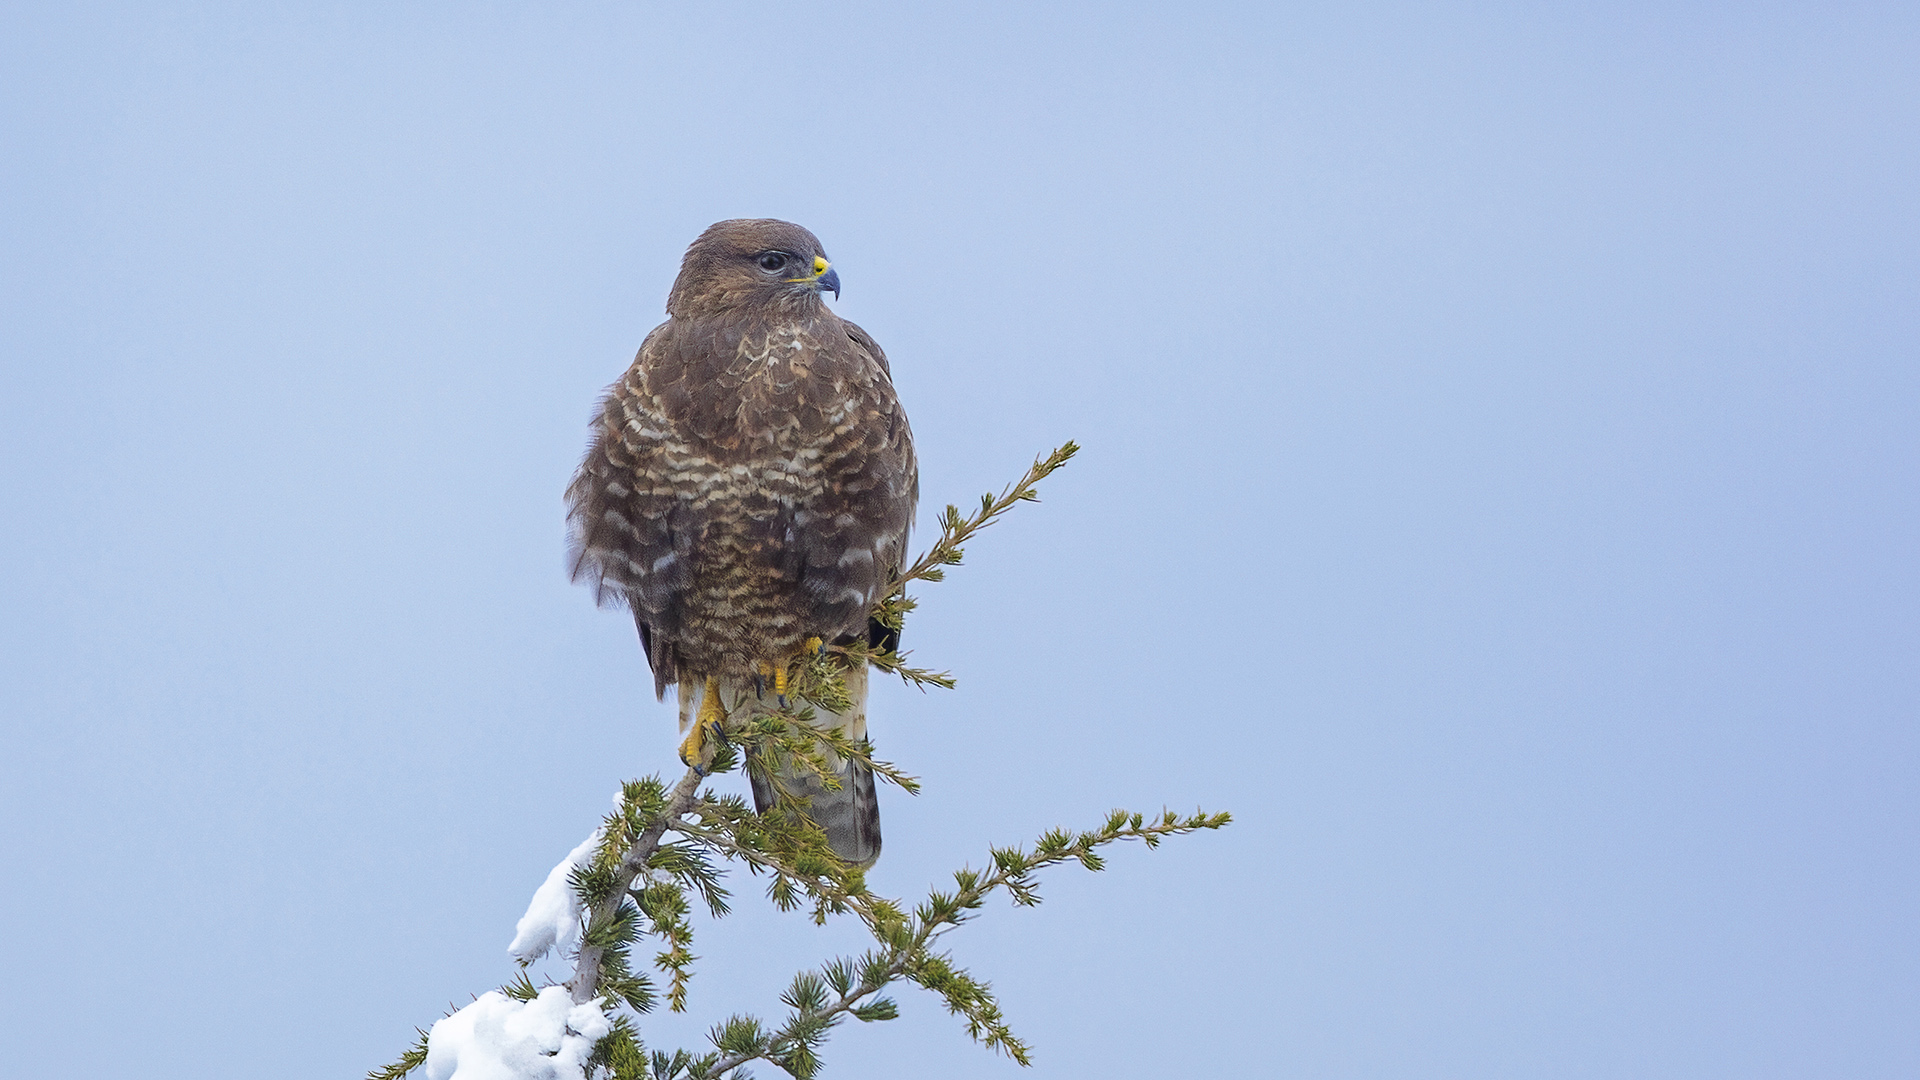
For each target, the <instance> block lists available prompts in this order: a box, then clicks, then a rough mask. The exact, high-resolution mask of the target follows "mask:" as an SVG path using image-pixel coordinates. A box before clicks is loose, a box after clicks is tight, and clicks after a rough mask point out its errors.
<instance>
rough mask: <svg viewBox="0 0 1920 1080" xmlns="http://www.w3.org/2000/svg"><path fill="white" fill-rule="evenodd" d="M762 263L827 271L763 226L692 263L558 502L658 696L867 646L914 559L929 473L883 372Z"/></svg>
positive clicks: (719, 241)
mask: <svg viewBox="0 0 1920 1080" xmlns="http://www.w3.org/2000/svg"><path fill="white" fill-rule="evenodd" d="M768 250H777V251H785V252H788V253H790V254H792V255H794V256H798V257H799V258H801V259H804V260H807V261H808V262H809V263H810V262H811V260H812V259H813V258H814V257H815V256H822V257H824V252H822V251H821V250H820V244H819V241H818V240H817V239H815V238H814V236H813V234H812V233H809V232H807V231H806V230H805V229H802V228H800V227H799V226H796V225H791V224H789V223H786V222H776V221H764V220H760V221H732V222H721V223H719V224H718V225H715V226H714V227H713V228H711V229H709V230H707V232H706V233H704V234H703V235H702V236H701V237H700V239H699V240H696V241H695V242H694V244H693V245H692V247H690V248H689V249H688V251H687V255H686V258H685V259H684V260H683V262H682V264H681V272H680V276H679V277H678V279H676V281H675V283H674V288H673V292H672V295H671V296H670V298H669V301H668V312H669V318H668V319H667V321H666V322H664V323H662V324H661V325H660V326H658V327H656V328H655V329H654V330H653V332H652V333H650V334H648V335H647V337H646V340H645V342H644V343H643V344H642V345H641V347H640V352H639V355H638V356H637V357H636V359H635V360H634V363H633V366H632V367H631V368H629V369H628V371H627V373H626V374H625V375H624V376H623V377H622V378H621V379H620V380H619V381H618V382H616V383H614V385H613V386H612V387H611V388H609V390H608V392H607V396H606V399H605V402H604V404H603V406H602V408H601V411H600V414H599V416H598V417H597V419H596V422H595V424H594V426H593V440H592V443H591V445H590V446H589V447H588V450H587V454H586V457H585V459H584V460H583V461H582V462H581V465H580V470H579V472H578V473H577V474H576V475H575V477H574V480H573V483H572V484H571V485H570V486H569V487H568V489H567V499H568V502H569V504H570V513H569V523H570V525H571V528H572V535H573V575H574V578H575V580H584V581H587V582H590V583H591V584H592V585H593V587H594V594H595V597H596V599H597V600H598V601H599V602H601V603H603V604H608V605H624V606H626V607H629V608H631V609H632V611H633V615H634V621H635V623H636V625H637V626H638V628H639V631H640V635H641V638H642V641H643V642H644V647H645V649H646V653H647V659H648V662H649V664H650V665H651V667H652V669H653V673H654V683H655V691H656V693H658V694H660V695H664V694H665V692H666V688H667V687H668V686H670V685H673V684H674V683H676V682H696V681H698V680H702V679H704V678H705V677H707V676H710V675H711V676H718V677H720V678H721V679H723V680H726V681H728V682H730V683H731V682H739V681H742V680H748V679H751V678H752V677H753V675H754V674H755V673H756V672H757V670H758V669H759V665H760V664H761V663H763V662H764V663H781V662H784V661H785V660H786V659H787V658H788V657H790V656H792V655H793V654H794V652H795V651H796V650H798V649H799V647H800V645H801V643H802V642H803V641H804V640H805V639H806V638H808V637H821V638H824V639H827V640H832V639H835V638H839V637H844V636H847V635H853V634H864V633H865V632H866V627H867V613H868V610H869V609H870V608H871V606H872V604H873V601H874V600H875V599H877V598H878V597H879V595H880V592H881V590H883V589H884V588H885V587H886V585H887V583H888V579H889V576H890V575H891V574H892V573H894V572H895V571H896V570H897V569H898V567H899V566H900V564H901V562H902V560H903V557H904V554H905V550H906V544H907V531H908V528H909V526H910V525H911V522H912V518H913V508H914V503H915V500H916V499H917V497H918V495H919V479H918V469H917V466H916V464H915V462H914V456H913V436H912V433H911V431H910V429H909V428H908V426H907V418H906V414H905V413H904V411H902V409H901V407H900V403H899V401H898V399H897V398H896V397H895V396H894V390H893V383H892V378H891V373H890V370H889V368H888V366H887V360H886V355H885V353H883V352H882V351H881V349H880V347H879V345H878V344H876V343H875V342H874V341H873V339H872V338H871V337H870V336H869V335H868V334H867V333H866V331H864V330H862V329H860V328H859V327H858V326H855V325H854V324H852V323H849V322H846V321H845V320H843V319H841V318H839V317H838V316H836V315H834V314H833V312H832V311H830V310H828V309H827V307H826V305H825V304H823V303H822V302H821V300H820V296H819V293H818V291H817V289H814V288H811V287H805V288H803V287H798V286H796V285H794V284H792V283H790V282H780V281H771V282H770V281H768V280H766V276H765V275H764V274H761V273H758V272H757V270H756V267H755V266H754V263H753V261H752V259H753V256H754V255H755V254H756V253H759V252H763V251H768Z"/></svg>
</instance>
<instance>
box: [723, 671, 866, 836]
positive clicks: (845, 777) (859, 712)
mask: <svg viewBox="0 0 1920 1080" xmlns="http://www.w3.org/2000/svg"><path fill="white" fill-rule="evenodd" d="M843 678H845V680H846V684H847V695H848V696H849V697H851V698H852V699H853V705H852V706H851V707H850V708H849V709H847V711H845V712H839V713H836V712H832V711H830V710H828V709H825V708H822V707H821V706H819V705H814V706H813V714H814V715H813V724H814V726H815V727H819V728H823V729H829V730H838V731H839V732H840V733H841V734H843V735H845V736H846V737H847V738H849V739H851V740H853V741H854V742H859V741H860V740H862V739H864V738H866V737H867V665H866V664H865V663H859V664H856V665H855V670H852V671H848V672H847V673H846V674H845V675H844V676H843ZM749 700H751V698H749ZM826 758H827V763H828V764H829V765H832V766H834V772H835V778H836V779H838V780H839V781H840V790H838V791H829V790H827V788H826V787H825V785H823V784H821V782H820V778H819V777H817V776H815V775H814V774H813V773H812V772H811V771H810V770H808V769H807V768H806V767H805V766H797V765H794V764H793V763H791V762H787V763H784V764H783V765H782V766H781V767H779V768H778V769H776V770H775V774H774V776H773V777H772V778H771V779H769V778H766V777H763V776H761V775H760V774H758V773H756V772H755V771H754V770H753V769H752V768H751V767H749V768H748V769H747V777H748V779H749V780H750V781H751V782H752V784H753V808H754V810H755V811H757V812H759V813H762V814H765V813H767V812H768V811H769V810H771V809H773V804H774V797H775V791H774V785H775V784H778V785H779V786H780V787H781V788H782V789H784V790H785V791H787V793H789V794H791V795H793V796H794V797H795V798H799V799H804V800H807V818H808V819H809V820H811V821H812V822H813V823H814V824H815V825H818V826H820V831H821V832H824V833H826V834H827V845H828V846H829V847H831V848H832V849H833V853H834V854H835V855H837V856H839V858H840V861H842V862H845V863H850V864H852V865H854V866H858V867H860V868H861V869H865V868H867V867H869V866H872V865H873V863H874V860H876V859H878V858H879V857H880V800H879V799H878V798H877V797H876V796H875V794H874V788H873V770H871V769H868V768H867V767H866V766H864V765H858V764H855V763H854V762H851V761H845V760H842V759H841V757H840V756H839V755H838V754H835V753H833V752H831V751H826Z"/></svg>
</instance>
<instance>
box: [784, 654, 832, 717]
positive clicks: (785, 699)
mask: <svg viewBox="0 0 1920 1080" xmlns="http://www.w3.org/2000/svg"><path fill="white" fill-rule="evenodd" d="M824 644H826V643H825V642H823V641H821V640H820V639H819V638H817V637H810V638H808V639H807V640H805V641H803V642H801V643H800V652H801V655H802V656H809V655H811V656H818V655H819V654H820V646H822V645H824ZM792 664H793V660H792V659H788V660H787V662H786V663H783V664H780V665H779V666H777V667H775V668H774V669H773V692H774V695H775V696H776V697H778V698H779V699H780V707H781V708H783V709H784V708H786V707H787V668H788V667H790V666H791V665H792Z"/></svg>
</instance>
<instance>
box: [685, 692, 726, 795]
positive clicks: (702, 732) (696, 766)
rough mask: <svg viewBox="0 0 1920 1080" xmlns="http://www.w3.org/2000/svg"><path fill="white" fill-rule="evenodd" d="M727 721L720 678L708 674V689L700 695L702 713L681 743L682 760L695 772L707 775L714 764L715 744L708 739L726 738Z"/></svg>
mask: <svg viewBox="0 0 1920 1080" xmlns="http://www.w3.org/2000/svg"><path fill="white" fill-rule="evenodd" d="M726 722H727V710H726V709H725V708H723V707H722V706H721V704H720V680H719V678H718V677H716V676H713V675H709V676H707V690H706V693H705V694H702V695H701V697H700V715H699V717H698V718H696V719H695V720H694V722H693V730H692V731H689V732H687V737H686V738H685V739H683V740H681V743H680V760H681V761H684V762H686V763H687V766H688V767H689V768H691V769H693V771H694V772H697V773H699V774H700V775H702V776H705V775H706V773H707V766H708V765H711V764H713V746H712V744H711V743H709V742H708V741H707V740H708V739H709V738H713V739H724V738H725V737H726V736H725V735H724V734H722V730H723V726H724V725H725V724H726Z"/></svg>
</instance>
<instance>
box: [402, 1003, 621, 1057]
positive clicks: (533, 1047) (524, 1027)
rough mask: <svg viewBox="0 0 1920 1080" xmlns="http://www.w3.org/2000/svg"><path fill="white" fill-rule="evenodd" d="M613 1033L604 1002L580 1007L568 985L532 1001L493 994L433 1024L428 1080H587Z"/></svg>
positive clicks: (428, 1045)
mask: <svg viewBox="0 0 1920 1080" xmlns="http://www.w3.org/2000/svg"><path fill="white" fill-rule="evenodd" d="M612 1028H613V1025H612V1024H611V1023H609V1022H608V1020H607V1016H606V1014H605V1013H603V1012H601V1011H600V1001H599V999H595V1000H593V1001H590V1002H588V1003H586V1004H585V1005H575V1004H574V1003H573V999H572V998H571V997H570V996H568V994H567V989H566V987H564V986H549V987H547V988H546V989H544V990H542V991H540V996H539V997H536V998H534V999H533V1000H532V1001H515V1000H514V999H513V998H510V997H508V996H507V995H505V994H503V993H501V992H500V991H498V990H489V991H487V992H486V993H484V994H482V995H480V996H479V997H478V998H477V999H475V1000H474V1003H473V1004H471V1005H469V1006H467V1007H466V1008H464V1009H461V1010H460V1011H459V1012H457V1013H454V1014H453V1015H452V1016H449V1017H447V1018H445V1019H443V1020H441V1021H440V1022H439V1023H437V1024H435V1025H433V1030H432V1031H431V1032H429V1033H428V1034H427V1080H586V1063H587V1058H588V1057H589V1056H591V1055H592V1054H593V1044H594V1043H596V1042H599V1041H600V1040H601V1039H602V1038H604V1037H606V1034H607V1032H608V1031H611V1030H612Z"/></svg>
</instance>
